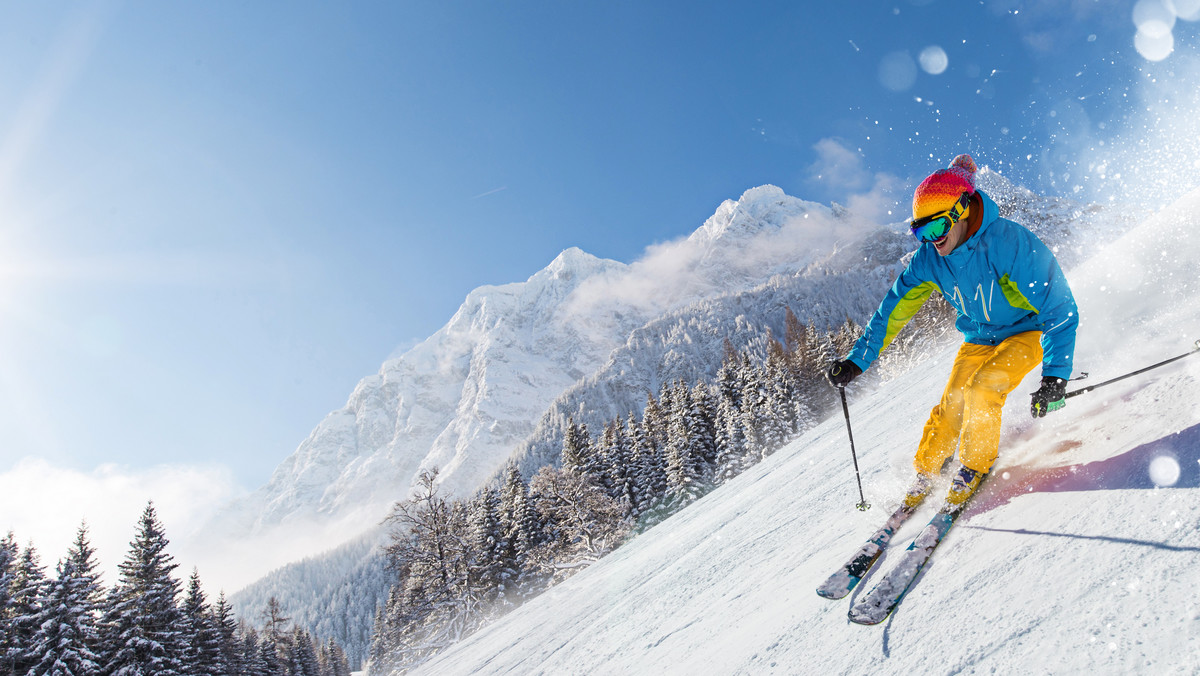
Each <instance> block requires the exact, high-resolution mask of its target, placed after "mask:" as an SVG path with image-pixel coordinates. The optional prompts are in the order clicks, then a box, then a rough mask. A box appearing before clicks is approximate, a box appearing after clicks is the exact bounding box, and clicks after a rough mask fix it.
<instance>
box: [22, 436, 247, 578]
mask: <svg viewBox="0 0 1200 676" xmlns="http://www.w3.org/2000/svg"><path fill="white" fill-rule="evenodd" d="M239 491H240V489H238V488H237V486H236V485H235V483H234V480H233V474H232V472H230V471H229V469H227V468H225V467H218V466H183V465H162V466H158V467H152V468H148V469H132V468H129V467H122V466H118V465H112V464H108V465H102V466H100V467H97V468H96V469H94V470H92V471H90V472H82V471H78V470H74V469H66V468H62V467H56V466H54V465H52V464H51V463H49V462H47V461H46V460H44V459H41V458H26V459H23V460H21V461H20V462H18V463H17V464H16V466H14V467H13V468H12V469H10V470H8V471H5V472H2V473H0V532H7V531H10V530H11V531H12V532H13V534H14V536H15V537H16V539H17V542H18V543H20V544H21V545H22V546H24V544H26V543H28V542H30V541H32V542H33V544H34V546H35V547H36V548H37V550H38V553H39V555H40V556H41V560H42V563H43V564H44V565H46V567H47V569H48V571H49V572H51V573H52V572H53V566H54V564H55V562H57V561H58V560H59V559H60V558H62V557H63V556H64V555H65V554H66V553H67V549H68V548H69V547H70V544H71V542H72V541H73V540H74V538H75V533H76V531H77V530H78V528H79V525H80V523H82V522H83V521H85V520H86V522H87V526H88V531H89V533H90V539H91V542H92V545H93V546H94V547H95V548H96V556H97V559H98V561H99V564H100V570H101V571H102V572H103V574H104V582H105V584H108V585H111V584H112V583H113V582H115V580H116V570H117V566H118V564H120V562H121V561H122V560H124V558H125V554H126V552H127V550H128V546H129V542H130V541H131V540H132V539H133V537H134V533H135V530H136V528H137V520H138V517H139V516H140V515H141V513H142V510H143V509H145V507H146V503H147V502H148V501H150V500H153V501H154V507H155V510H156V511H157V513H158V516H159V519H160V520H161V521H162V523H163V527H164V528H165V529H166V533H167V538H168V539H169V540H171V542H172V546H171V547H170V548H169V549H168V551H169V552H170V553H171V554H172V555H173V556H175V561H176V563H178V564H180V566H181V569H182V571H181V572H180V577H186V575H187V574H188V571H190V570H191V567H192V566H193V565H194V561H193V560H192V559H190V558H188V556H187V554H186V553H182V554H181V552H185V551H186V541H187V540H188V539H189V538H190V537H191V536H192V535H193V533H194V532H195V530H196V529H197V528H198V527H199V526H200V525H202V524H203V523H204V522H205V521H206V520H207V519H208V518H209V517H210V516H211V515H212V514H213V513H214V512H215V511H216V509H217V508H218V507H220V506H221V505H223V504H225V503H226V502H228V501H229V500H230V499H232V498H233V497H234V496H235V495H236V494H237V493H238V492H239ZM200 576H201V579H202V580H204V581H205V584H206V586H211V583H210V580H209V579H208V578H206V577H205V574H204V570H203V569H201V571H200Z"/></svg>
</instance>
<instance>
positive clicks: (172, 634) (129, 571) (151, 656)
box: [104, 503, 185, 676]
mask: <svg viewBox="0 0 1200 676" xmlns="http://www.w3.org/2000/svg"><path fill="white" fill-rule="evenodd" d="M167 544H168V541H167V537H166V534H165V533H164V531H163V527H162V524H161V523H159V521H158V514H157V512H155V510H154V504H153V503H150V504H147V505H146V508H145V510H143V511H142V516H141V518H140V519H139V521H138V531H137V534H136V535H135V536H134V539H133V541H132V542H130V543H129V553H128V554H127V555H126V556H125V560H124V561H123V562H121V564H120V566H119V571H120V573H119V579H118V581H117V585H116V587H114V588H113V590H112V592H111V593H110V594H109V598H108V601H107V609H106V611H105V615H104V627H105V630H106V631H105V636H106V641H105V643H106V644H107V645H108V647H109V650H110V652H109V653H108V655H107V656H106V657H107V665H106V667H105V671H106V673H108V674H112V676H143V675H145V674H155V675H156V676H175V675H176V674H180V673H181V672H182V666H183V665H182V657H183V654H184V648H185V643H184V641H183V636H182V623H181V616H180V613H179V608H178V606H177V605H176V601H177V599H178V597H179V582H178V580H176V579H175V578H174V577H172V576H171V573H172V572H173V571H174V570H175V568H176V567H177V564H176V563H175V562H174V560H173V559H172V557H171V555H169V554H167V552H166V548H167Z"/></svg>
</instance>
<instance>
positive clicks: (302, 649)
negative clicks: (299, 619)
mask: <svg viewBox="0 0 1200 676" xmlns="http://www.w3.org/2000/svg"><path fill="white" fill-rule="evenodd" d="M287 662H288V676H321V666H320V664H319V663H318V662H317V649H316V647H315V646H314V645H313V640H312V636H311V635H309V633H308V632H307V631H304V630H303V629H301V628H300V627H295V628H294V629H292V633H291V636H290V637H289V639H288V655H287Z"/></svg>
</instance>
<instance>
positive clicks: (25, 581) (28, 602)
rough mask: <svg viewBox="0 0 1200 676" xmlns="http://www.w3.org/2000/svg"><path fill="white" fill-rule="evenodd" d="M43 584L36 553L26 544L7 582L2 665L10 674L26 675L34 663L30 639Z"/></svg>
mask: <svg viewBox="0 0 1200 676" xmlns="http://www.w3.org/2000/svg"><path fill="white" fill-rule="evenodd" d="M47 585H48V583H47V581H46V572H45V570H44V569H43V568H42V565H41V561H40V559H39V557H38V553H37V550H36V549H35V548H34V546H33V543H29V544H28V545H26V546H25V548H24V549H23V550H22V551H21V553H20V556H19V557H18V558H17V560H16V564H15V565H14V567H13V573H12V579H11V581H10V582H9V602H8V618H9V621H8V625H9V627H8V631H9V639H8V641H9V647H8V652H7V655H6V656H5V659H4V662H3V663H4V664H5V665H7V667H8V668H9V669H11V670H12V673H14V674H26V673H28V672H29V671H30V669H32V668H33V667H34V666H35V665H36V664H37V663H38V654H37V653H36V652H35V650H34V637H35V635H36V634H37V630H38V625H39V623H40V620H41V616H42V611H43V609H44V608H45V604H46V593H47V591H48V587H47Z"/></svg>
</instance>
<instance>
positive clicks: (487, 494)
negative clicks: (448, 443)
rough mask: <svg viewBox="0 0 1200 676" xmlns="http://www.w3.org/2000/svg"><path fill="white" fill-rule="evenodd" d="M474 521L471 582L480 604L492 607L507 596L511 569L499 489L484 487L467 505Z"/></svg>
mask: <svg viewBox="0 0 1200 676" xmlns="http://www.w3.org/2000/svg"><path fill="white" fill-rule="evenodd" d="M468 510H469V511H468V513H469V519H470V523H471V557H470V567H469V569H468V575H469V578H468V580H469V581H468V585H469V586H470V588H471V592H470V593H471V594H472V595H474V596H476V597H477V603H480V604H483V605H484V606H491V605H493V604H495V603H496V602H497V600H499V599H503V598H504V593H505V591H506V589H505V587H506V584H507V583H508V581H509V580H510V579H511V578H512V576H513V575H512V571H511V570H510V569H508V568H507V567H506V566H505V561H504V551H505V550H506V549H507V544H506V543H505V541H504V534H503V532H502V531H503V529H502V526H501V523H500V492H499V491H498V490H496V488H495V487H493V486H490V485H489V486H485V487H484V488H483V489H482V490H480V491H479V494H478V495H477V496H476V497H475V499H474V500H472V501H471V503H470V505H469V506H468Z"/></svg>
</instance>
